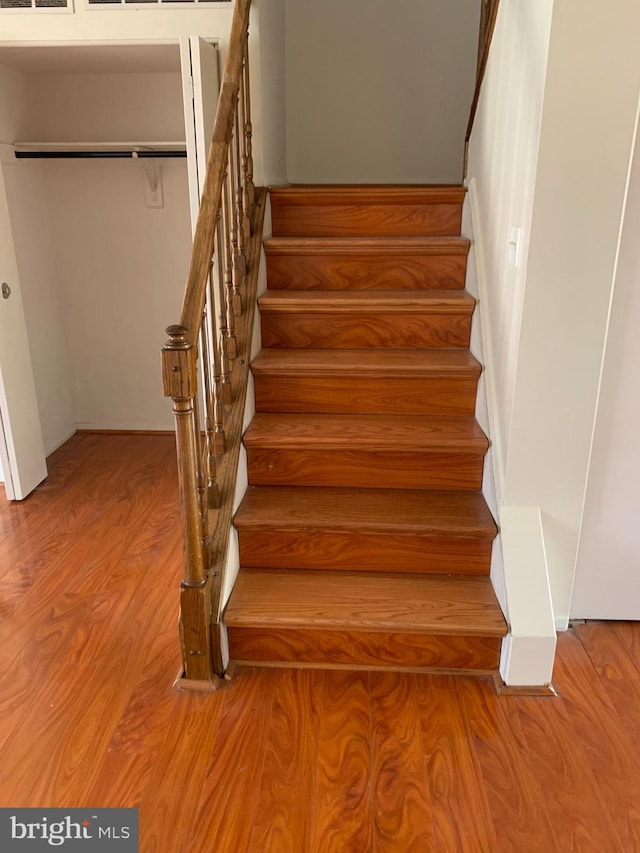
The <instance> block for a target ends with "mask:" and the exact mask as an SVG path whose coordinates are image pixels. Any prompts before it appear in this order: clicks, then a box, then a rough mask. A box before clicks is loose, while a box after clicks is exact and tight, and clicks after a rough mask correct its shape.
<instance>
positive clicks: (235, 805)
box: [191, 670, 279, 853]
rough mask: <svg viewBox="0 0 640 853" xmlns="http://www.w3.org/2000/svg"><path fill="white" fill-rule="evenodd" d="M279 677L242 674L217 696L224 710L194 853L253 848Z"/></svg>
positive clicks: (203, 794) (206, 781) (266, 673)
mask: <svg viewBox="0 0 640 853" xmlns="http://www.w3.org/2000/svg"><path fill="white" fill-rule="evenodd" d="M278 679H279V674H278V673H276V672H273V671H269V670H260V671H244V672H243V671H241V672H240V673H239V674H238V676H237V677H236V679H235V680H234V683H233V685H232V687H233V689H230V688H227V689H226V690H224V695H221V696H220V697H216V698H217V699H219V701H221V702H222V703H223V707H222V710H221V712H220V722H219V727H218V735H217V737H216V742H215V744H214V747H213V750H212V753H211V760H210V763H209V767H208V770H207V773H206V775H205V778H204V781H203V786H202V792H201V794H200V800H199V813H198V817H197V818H196V821H195V825H194V831H193V837H192V842H191V845H192V849H194V850H202V851H205V850H230V849H233V850H237V851H238V853H241V851H246V850H248V848H249V843H250V841H251V835H252V833H253V825H254V821H255V816H256V811H257V807H258V799H257V797H256V796H255V793H256V791H258V790H259V789H260V786H261V782H262V773H263V766H264V761H265V752H266V747H267V735H268V732H269V726H270V723H271V710H272V705H273V690H274V687H275V683H276V681H277V680H278ZM230 777H232V778H233V780H234V781H233V784H229V779H230Z"/></svg>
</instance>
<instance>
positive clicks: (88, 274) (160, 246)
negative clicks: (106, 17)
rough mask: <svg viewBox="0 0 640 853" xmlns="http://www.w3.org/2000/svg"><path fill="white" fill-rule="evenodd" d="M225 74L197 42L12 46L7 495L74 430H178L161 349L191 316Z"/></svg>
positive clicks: (3, 383)
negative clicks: (189, 294)
mask: <svg viewBox="0 0 640 853" xmlns="http://www.w3.org/2000/svg"><path fill="white" fill-rule="evenodd" d="M218 75H219V72H218V57H217V50H216V48H215V46H214V45H212V44H209V43H207V42H204V41H203V40H201V39H199V38H190V39H176V40H175V41H174V42H163V43H159V42H154V43H147V44H132V43H121V42H120V43H111V44H108V43H101V44H86V43H84V44H81V45H73V46H70V45H49V46H28V47H24V46H2V45H0V104H2V106H1V107H0V143H1V145H0V155H1V175H0V220H2V219H3V216H4V220H5V222H7V221H8V228H4V229H0V231H2V230H4V232H5V233H4V234H3V235H2V236H0V278H1V279H2V282H3V283H6V284H7V285H8V286H9V288H10V290H11V293H10V295H9V297H8V299H6V300H3V299H0V414H1V415H2V424H3V427H4V429H3V432H4V442H2V441H0V463H2V467H3V468H4V470H5V478H6V480H7V493H8V495H9V497H15V498H21V497H24V496H26V494H28V492H29V491H30V490H31V489H32V488H34V487H35V485H37V483H38V482H40V481H41V480H42V479H43V477H44V476H45V475H46V469H44V467H43V465H44V457H45V456H46V455H48V454H49V453H51V452H52V451H53V450H55V449H56V448H57V447H58V446H60V444H62V443H63V442H64V441H65V440H66V439H67V438H68V437H69V436H70V435H72V434H73V433H74V432H75V430H76V429H93V430H127V431H128V430H134V431H136V430H141V431H150V430H151V431H155V430H168V429H172V427H173V421H172V415H171V407H170V405H169V404H168V401H167V400H165V398H164V397H163V395H162V383H161V379H160V357H159V351H160V348H161V346H162V344H163V342H164V337H165V336H164V327H165V326H166V325H167V324H168V323H170V322H174V321H175V320H176V319H177V318H178V317H179V312H180V303H181V298H182V292H183V288H184V281H185V277H186V273H187V269H188V263H189V256H190V251H191V236H192V229H193V227H194V224H195V216H196V214H197V209H198V201H199V193H200V187H201V184H202V181H203V179H204V162H205V160H206V151H207V147H208V139H209V138H210V134H211V131H212V126H213V119H214V116H215V108H216V101H217V92H218V88H219V76H218ZM2 224H3V223H2V222H0V225H2ZM21 324H22V326H23V332H22V333H21V331H20V328H19V327H20V325H21ZM7 469H8V471H7Z"/></svg>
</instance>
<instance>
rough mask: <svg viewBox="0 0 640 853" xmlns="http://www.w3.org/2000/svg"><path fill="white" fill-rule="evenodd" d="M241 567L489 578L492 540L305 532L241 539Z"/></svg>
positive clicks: (256, 533) (249, 533)
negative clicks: (411, 573) (479, 576)
mask: <svg viewBox="0 0 640 853" xmlns="http://www.w3.org/2000/svg"><path fill="white" fill-rule="evenodd" d="M239 543H240V552H241V562H242V565H243V566H250V567H260V566H265V567H266V568H275V569H298V568H300V569H327V570H331V571H360V572H417V573H425V574H437V575H440V574H454V575H482V576H484V575H488V574H489V570H490V564H491V541H487V540H482V539H477V538H465V537H461V536H458V537H456V536H452V535H447V534H445V533H441V534H439V535H438V536H421V535H420V534H412V533H373V532H371V531H366V532H361V533H352V532H349V531H323V530H317V529H312V528H301V529H299V530H297V531H290V530H278V531H277V532H270V531H266V530H257V529H253V530H251V529H249V530H242V531H241V532H240V534H239Z"/></svg>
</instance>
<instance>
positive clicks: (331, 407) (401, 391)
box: [254, 372, 478, 415]
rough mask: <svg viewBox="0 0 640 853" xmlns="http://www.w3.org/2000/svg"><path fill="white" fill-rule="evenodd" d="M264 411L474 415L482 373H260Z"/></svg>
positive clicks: (260, 400)
mask: <svg viewBox="0 0 640 853" xmlns="http://www.w3.org/2000/svg"><path fill="white" fill-rule="evenodd" d="M254 379H255V393H256V409H257V411H259V412H316V413H327V414H369V413H376V414H389V415H393V414H409V415H472V414H473V413H474V411H475V405H476V390H477V382H478V379H477V376H473V377H468V378H467V377H464V376H461V377H451V378H433V379H432V378H429V377H417V378H413V377H405V378H400V377H381V378H379V379H376V378H375V377H371V376H366V377H362V376H361V377H358V376H331V377H322V376H281V375H279V374H278V373H276V372H274V373H273V374H269V373H266V372H261V373H260V374H259V375H254Z"/></svg>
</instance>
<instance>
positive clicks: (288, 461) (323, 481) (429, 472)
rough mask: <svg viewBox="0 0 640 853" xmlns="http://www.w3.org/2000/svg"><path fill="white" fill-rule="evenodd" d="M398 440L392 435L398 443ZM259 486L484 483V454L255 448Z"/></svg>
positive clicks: (252, 468) (253, 467)
mask: <svg viewBox="0 0 640 853" xmlns="http://www.w3.org/2000/svg"><path fill="white" fill-rule="evenodd" d="M392 441H393V439H392V438H391V439H390V443H392ZM247 455H248V460H249V483H250V484H251V485H255V486H336V487H350V486H355V487H357V488H364V489H367V488H371V489H375V488H379V487H380V486H384V488H386V489H464V490H470V491H473V490H477V489H480V487H481V485H482V467H483V460H484V454H483V453H447V452H444V451H442V452H434V451H431V452H429V451H413V452H398V451H397V450H394V449H393V448H390V449H387V450H368V449H366V448H361V449H358V448H354V449H353V450H345V449H335V448H334V449H318V450H313V449H312V448H304V449H302V448H300V449H293V448H291V449H287V450H279V449H273V448H260V447H250V448H248V449H247Z"/></svg>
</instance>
